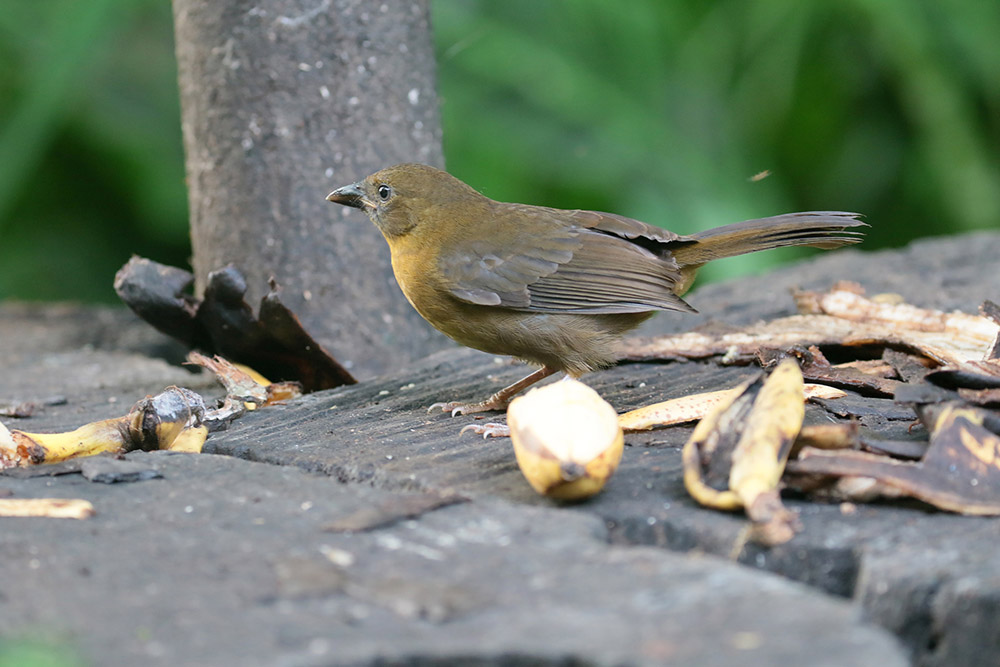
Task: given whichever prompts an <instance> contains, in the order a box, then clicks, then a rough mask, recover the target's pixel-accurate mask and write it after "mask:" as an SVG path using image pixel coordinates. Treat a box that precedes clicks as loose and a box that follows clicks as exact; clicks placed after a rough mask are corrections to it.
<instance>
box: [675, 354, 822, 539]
mask: <svg viewBox="0 0 1000 667" xmlns="http://www.w3.org/2000/svg"><path fill="white" fill-rule="evenodd" d="M804 416H805V404H804V401H803V380H802V372H801V371H800V370H799V367H798V364H797V363H796V362H795V361H794V360H792V359H786V360H784V361H782V362H781V363H780V364H778V366H777V367H776V368H775V369H774V370H773V371H772V372H771V374H770V376H768V377H767V378H766V379H764V378H763V377H757V378H753V379H751V380H748V381H747V382H744V383H743V384H742V385H740V386H739V387H737V389H736V390H735V391H734V392H733V394H732V395H731V396H730V397H727V398H726V399H725V400H723V401H722V402H721V403H719V404H718V405H717V406H716V408H715V409H714V410H713V411H712V412H710V413H709V414H708V415H706V416H705V418H704V419H702V420H701V421H700V422H699V423H698V426H696V427H695V430H694V432H693V433H692V434H691V437H690V439H689V440H688V442H687V443H686V444H685V445H684V450H683V453H682V459H683V464H684V486H685V487H686V488H687V490H688V493H690V494H691V496H692V497H693V498H694V499H695V500H697V501H698V502H699V503H701V504H702V505H705V506H708V507H712V508H715V509H722V510H738V509H740V508H744V509H745V510H746V512H747V515H748V516H749V517H750V519H751V520H752V521H753V522H754V525H755V528H756V529H757V538H758V539H759V541H763V542H767V543H771V544H776V543H780V542H784V541H787V540H788V539H791V537H792V536H793V535H794V531H795V528H796V527H797V520H796V518H795V516H794V514H793V513H791V512H788V511H787V510H785V509H784V507H783V506H782V505H781V498H780V495H779V492H778V485H779V483H780V481H781V475H782V473H783V472H784V469H785V462H786V461H787V459H788V454H789V452H790V451H791V447H792V443H794V442H795V438H796V436H797V435H798V433H799V431H800V429H801V428H802V420H803V418H804ZM710 482H711V483H710Z"/></svg>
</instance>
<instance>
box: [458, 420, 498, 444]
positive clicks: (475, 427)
mask: <svg viewBox="0 0 1000 667" xmlns="http://www.w3.org/2000/svg"><path fill="white" fill-rule="evenodd" d="M466 431H472V432H473V433H475V434H476V435H481V436H483V439H484V440H485V439H486V438H509V437H510V427H509V426H507V425H506V424H497V423H494V422H487V423H485V424H469V425H467V426H463V427H462V430H461V431H459V432H458V434H459V435H462V434H463V433H465V432H466Z"/></svg>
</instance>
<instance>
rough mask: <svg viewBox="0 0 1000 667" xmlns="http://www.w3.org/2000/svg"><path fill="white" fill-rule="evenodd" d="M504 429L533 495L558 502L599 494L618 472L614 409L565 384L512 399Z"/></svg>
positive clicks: (620, 439)
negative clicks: (533, 490) (506, 429)
mask: <svg viewBox="0 0 1000 667" xmlns="http://www.w3.org/2000/svg"><path fill="white" fill-rule="evenodd" d="M507 425H508V426H509V427H510V437H511V442H513V444H514V455H515V456H516V457H517V464H518V466H519V467H520V468H521V472H522V473H523V474H524V477H525V479H527V480H528V483H529V484H531V487H532V488H533V489H535V491H537V492H538V493H540V494H542V495H544V496H548V497H550V498H555V499H558V500H582V499H584V498H589V497H591V496H593V495H596V494H597V493H599V492H600V491H601V489H603V488H604V484H605V483H606V482H607V481H608V479H609V478H610V477H611V475H612V474H614V472H615V470H616V469H617V468H618V463H619V462H620V461H621V457H622V451H623V448H624V445H625V438H624V436H623V434H622V430H621V428H620V427H619V426H618V415H617V414H615V410H614V408H612V407H611V405H610V404H608V403H607V402H606V401H605V400H604V399H602V398H601V397H600V395H598V393H597V392H596V391H594V390H593V389H591V388H590V387H588V386H587V385H585V384H583V383H582V382H579V381H577V380H573V379H569V378H568V379H566V380H563V381H561V382H556V383H553V384H551V385H548V386H546V387H541V388H538V389H532V390H531V391H529V392H528V393H527V394H525V395H524V396H521V397H518V398H516V399H514V400H513V401H512V402H511V404H510V406H509V407H508V408H507Z"/></svg>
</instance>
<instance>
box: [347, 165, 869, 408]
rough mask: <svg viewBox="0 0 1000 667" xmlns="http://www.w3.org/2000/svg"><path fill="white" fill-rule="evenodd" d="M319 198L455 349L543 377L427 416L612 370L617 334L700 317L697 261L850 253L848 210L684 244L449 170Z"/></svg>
mask: <svg viewBox="0 0 1000 667" xmlns="http://www.w3.org/2000/svg"><path fill="white" fill-rule="evenodd" d="M327 200H329V201H331V202H334V203H337V204H341V205H344V206H349V207H353V208H357V209H361V210H362V211H364V212H365V213H366V214H367V215H368V217H369V219H370V220H371V221H372V223H374V225H375V226H376V227H377V228H378V230H379V231H380V232H381V233H382V236H383V237H385V240H386V241H387V242H388V244H389V249H390V252H391V258H392V269H393V273H394V274H395V277H396V281H397V283H398V284H399V287H400V289H401V290H402V292H403V294H404V295H405V296H406V299H407V300H408V301H409V302H410V304H411V305H412V306H413V307H414V308H415V309H416V310H417V312H418V313H419V314H420V315H421V316H422V317H423V318H424V319H425V320H427V321H428V322H429V323H430V324H431V325H433V326H434V327H435V328H437V329H438V330H439V331H441V332H442V333H444V334H445V335H447V336H448V337H450V338H451V339H453V340H454V341H456V342H458V343H459V344H461V345H464V346H467V347H471V348H475V349H477V350H482V351H484V352H488V353H491V354H496V355H509V356H512V357H515V358H517V359H520V360H523V361H525V362H528V363H532V364H535V365H537V366H539V367H540V368H539V369H538V370H536V371H534V372H532V373H531V374H530V375H528V376H527V377H525V378H523V379H521V380H519V381H517V382H515V383H513V384H511V385H510V386H508V387H504V388H503V389H501V390H499V391H497V392H496V393H494V394H493V395H492V396H490V397H489V398H487V399H485V400H483V401H479V402H461V401H449V402H442V403H435V404H433V405H432V406H431V407H430V408H429V409H430V410H436V409H441V410H443V411H445V412H451V413H452V415H453V416H455V415H458V414H473V413H477V412H486V411H491V410H505V409H506V407H507V404H508V403H509V402H510V400H511V399H512V398H513V397H514V396H515V395H516V394H517V393H519V392H520V391H522V390H524V389H525V388H527V387H529V386H530V385H532V384H534V383H536V382H538V381H540V380H542V379H544V378H546V377H548V376H550V375H553V374H555V373H558V372H560V371H562V372H565V373H566V374H567V375H568V376H571V377H574V378H576V377H579V376H580V375H582V374H584V373H588V372H591V371H596V370H600V369H602V368H606V367H608V366H611V365H613V364H615V363H616V362H617V361H618V345H619V342H620V340H621V338H622V336H623V335H624V334H625V333H627V332H628V331H630V330H632V329H634V328H636V327H637V326H639V325H640V324H641V323H642V322H644V321H645V320H647V319H648V318H649V317H651V316H652V315H653V314H655V313H656V312H657V311H682V312H697V311H696V310H695V309H694V308H693V307H692V306H690V305H689V304H688V303H687V302H686V301H684V299H682V298H681V297H682V296H683V294H684V293H685V292H686V291H687V290H688V288H689V287H690V286H691V283H692V282H693V281H694V277H695V273H696V272H697V271H698V269H699V268H700V267H701V266H703V265H704V264H705V263H706V262H710V261H712V260H715V259H721V258H724V257H733V256H735V255H742V254H745V253H751V252H757V251H760V250H768V249H771V248H779V247H784V246H813V247H818V248H824V249H829V248H836V247H839V246H843V245H848V244H854V243H858V242H860V241H861V240H862V238H863V233H862V231H861V229H860V228H863V227H867V226H868V225H867V224H866V223H865V222H863V221H862V220H861V219H860V217H861V216H860V215H859V214H856V213H846V212H840V211H808V212H802V213H789V214H785V215H777V216H773V217H768V218H759V219H755V220H746V221H743V222H737V223H733V224H729V225H725V226H722V227H717V228H714V229H709V230H707V231H702V232H697V233H694V234H690V235H681V234H676V233H674V232H671V231H668V230H666V229H663V228H661V227H657V226H654V225H650V224H647V223H645V222H641V221H639V220H633V219H631V218H627V217H625V216H622V215H616V214H614V213H601V212H597V211H586V210H564V209H557V208H549V207H545V206H533V205H528V204H518V203H507V202H499V201H494V200H492V199H490V198H488V197H486V196H485V195H482V194H480V193H479V192H477V191H476V190H475V189H474V188H472V187H471V186H469V185H467V184H465V183H464V182H462V181H461V180H459V179H458V178H456V177H454V176H452V175H451V174H449V173H447V172H445V171H442V170H440V169H436V168H434V167H431V166H428V165H423V164H415V163H404V164H397V165H394V166H391V167H387V168H385V169H382V170H380V171H377V172H375V173H373V174H371V175H370V176H368V177H366V178H364V179H363V180H360V181H358V182H356V183H352V184H350V185H345V186H343V187H340V188H337V189H336V190H334V191H333V192H331V193H330V194H329V195H328V196H327Z"/></svg>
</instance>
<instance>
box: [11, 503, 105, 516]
mask: <svg viewBox="0 0 1000 667" xmlns="http://www.w3.org/2000/svg"><path fill="white" fill-rule="evenodd" d="M14 516H19V517H47V518H50V519H87V518H89V517H92V516H94V506H93V505H92V504H91V503H90V501H89V500H83V499H81V498H0V517H14Z"/></svg>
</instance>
